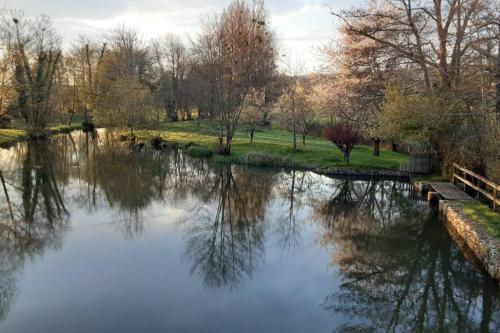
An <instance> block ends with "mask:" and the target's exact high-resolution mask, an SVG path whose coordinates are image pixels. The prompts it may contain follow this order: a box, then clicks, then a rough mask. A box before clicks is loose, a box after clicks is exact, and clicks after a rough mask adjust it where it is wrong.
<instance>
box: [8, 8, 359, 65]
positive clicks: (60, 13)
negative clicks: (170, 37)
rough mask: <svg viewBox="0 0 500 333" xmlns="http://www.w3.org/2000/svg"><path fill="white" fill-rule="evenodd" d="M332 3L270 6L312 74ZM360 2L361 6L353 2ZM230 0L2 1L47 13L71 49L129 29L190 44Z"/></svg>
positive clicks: (284, 39) (287, 44)
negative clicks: (80, 41) (82, 40)
mask: <svg viewBox="0 0 500 333" xmlns="http://www.w3.org/2000/svg"><path fill="white" fill-rule="evenodd" d="M325 1H326V2H328V0H267V1H266V5H267V6H268V8H269V11H270V14H271V23H272V26H273V27H274V28H275V30H276V31H277V34H278V37H279V39H280V40H281V44H282V45H283V47H284V49H285V52H294V53H296V54H299V53H300V54H301V57H303V62H304V63H305V64H306V68H307V69H308V70H312V69H314V68H315V66H316V63H317V61H316V57H315V49H316V48H317V47H318V46H319V45H321V44H324V43H325V42H327V41H328V40H329V39H330V37H331V36H332V35H333V30H332V28H331V24H330V21H331V17H330V15H329V11H328V8H327V7H326V6H325V5H324V3H325ZM351 1H357V0H351ZM229 3H230V0H141V1H139V0H86V1H73V0H4V1H3V2H2V0H0V4H4V5H6V6H8V7H10V8H18V9H22V10H24V11H25V12H26V13H27V14H28V15H36V14H39V13H44V14H48V15H50V16H51V17H52V18H53V19H54V24H55V27H56V29H57V30H58V31H59V33H60V34H61V35H62V37H63V40H64V46H65V47H67V46H69V45H71V43H72V42H73V41H74V40H75V39H76V38H77V37H78V35H81V34H86V35H90V36H102V34H103V32H105V31H107V30H109V29H111V28H113V27H116V26H117V25H120V24H125V25H128V26H131V27H133V28H136V29H137V30H139V31H140V32H141V33H142V34H143V36H144V38H145V39H150V38H155V37H158V36H161V35H164V34H165V33H167V32H173V33H176V34H178V35H180V36H182V37H184V38H186V39H187V36H191V37H195V36H196V34H197V33H198V31H199V29H200V27H201V22H202V20H203V18H204V17H206V16H207V15H210V14H214V13H216V12H219V11H220V10H222V9H223V8H224V7H225V6H227V5H228V4H229Z"/></svg>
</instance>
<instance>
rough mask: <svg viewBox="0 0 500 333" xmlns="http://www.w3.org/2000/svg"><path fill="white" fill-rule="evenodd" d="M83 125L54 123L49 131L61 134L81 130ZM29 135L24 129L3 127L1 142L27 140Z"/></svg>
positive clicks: (4, 143)
mask: <svg viewBox="0 0 500 333" xmlns="http://www.w3.org/2000/svg"><path fill="white" fill-rule="evenodd" d="M82 128H83V127H82V125H81V124H71V125H54V126H51V127H49V133H50V134H51V135H53V134H61V133H69V132H71V131H76V130H81V129H82ZM27 139H28V135H27V134H26V130H24V129H14V128H12V129H11V128H3V129H0V144H1V145H9V144H12V143H15V142H18V141H23V140H27Z"/></svg>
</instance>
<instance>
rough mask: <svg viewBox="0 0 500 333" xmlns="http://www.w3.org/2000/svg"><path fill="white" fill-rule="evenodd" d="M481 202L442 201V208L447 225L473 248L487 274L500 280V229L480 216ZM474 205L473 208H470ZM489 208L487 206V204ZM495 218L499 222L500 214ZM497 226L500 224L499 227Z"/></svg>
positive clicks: (493, 219)
mask: <svg viewBox="0 0 500 333" xmlns="http://www.w3.org/2000/svg"><path fill="white" fill-rule="evenodd" d="M477 205H481V204H480V203H478V202H475V201H471V202H462V201H449V200H441V201H440V202H439V210H440V212H441V213H442V214H443V217H444V218H445V220H446V223H447V226H448V228H449V229H450V228H451V229H452V230H451V231H452V233H453V232H454V233H455V234H456V235H457V236H458V237H459V238H460V239H461V240H462V241H463V242H464V243H465V245H466V246H467V248H468V249H470V250H471V251H472V253H473V254H474V256H475V257H476V258H477V259H478V260H479V261H480V263H481V265H482V266H483V268H484V269H485V270H486V271H487V272H488V274H489V275H490V276H491V277H492V278H493V279H495V280H496V281H497V282H500V237H498V229H496V231H495V228H493V230H492V226H491V225H490V224H489V223H488V221H487V220H485V219H484V218H482V217H481V215H477V213H476V212H478V208H477ZM471 207H472V208H471ZM486 208H487V207H486ZM480 211H481V210H480ZM491 214H496V215H497V216H496V218H492V221H496V223H500V219H499V217H500V215H498V214H497V213H494V212H491ZM497 228H498V227H497Z"/></svg>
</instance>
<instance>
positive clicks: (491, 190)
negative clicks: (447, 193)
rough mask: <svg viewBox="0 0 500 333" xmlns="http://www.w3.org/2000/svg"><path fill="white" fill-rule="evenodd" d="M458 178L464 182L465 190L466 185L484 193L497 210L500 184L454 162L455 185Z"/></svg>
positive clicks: (494, 209) (499, 204)
mask: <svg viewBox="0 0 500 333" xmlns="http://www.w3.org/2000/svg"><path fill="white" fill-rule="evenodd" d="M457 180H458V181H460V182H461V183H462V184H463V189H464V191H465V187H466V186H469V187H470V188H472V189H474V190H475V191H477V192H478V193H481V194H482V195H484V197H485V198H486V199H487V200H489V201H492V203H493V211H496V210H497V207H498V206H500V199H498V195H499V194H500V185H498V184H496V183H495V182H493V181H491V180H489V179H487V178H484V177H483V176H480V175H478V174H477V173H475V172H472V171H470V170H468V169H466V168H464V167H462V166H460V165H458V164H456V163H453V183H454V184H455V185H456V184H457Z"/></svg>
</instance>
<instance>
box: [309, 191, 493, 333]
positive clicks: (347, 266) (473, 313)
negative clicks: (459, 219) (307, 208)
mask: <svg viewBox="0 0 500 333" xmlns="http://www.w3.org/2000/svg"><path fill="white" fill-rule="evenodd" d="M397 187H398V186H395V184H390V185H389V186H387V185H386V184H384V183H377V182H372V183H369V184H364V186H359V187H358V186H355V184H352V183H350V182H347V181H343V182H342V184H341V185H340V186H338V187H337V188H336V191H335V192H333V195H332V196H331V198H330V200H328V201H326V202H323V203H321V202H319V205H318V211H317V214H318V215H319V216H320V217H321V218H322V220H323V225H324V232H323V235H322V237H321V243H322V244H323V245H331V246H335V247H336V251H334V253H333V256H332V264H334V265H335V266H337V267H338V268H339V275H338V276H337V278H339V279H340V289H339V290H338V291H336V292H334V293H333V294H331V295H329V296H328V297H327V298H326V299H325V302H324V304H323V307H324V308H325V309H328V310H331V311H335V312H337V313H342V314H343V315H346V316H348V317H349V318H353V319H357V320H353V322H357V324H354V325H343V326H341V327H338V328H337V330H338V331H339V332H352V331H388V332H401V331H404V332H428V331H432V332H490V327H491V326H493V327H498V326H497V325H498V324H499V323H498V316H499V314H500V309H499V302H498V290H497V288H496V285H495V283H494V282H492V281H491V280H490V279H488V278H487V277H485V276H484V275H483V274H482V273H480V272H479V271H478V270H476V269H474V268H473V267H472V266H471V264H470V263H468V262H466V261H465V259H464V256H463V255H462V253H461V252H460V251H459V249H458V248H457V247H456V246H455V244H454V243H453V241H452V240H451V239H450V237H449V236H448V235H447V233H446V231H445V230H444V229H443V228H444V227H443V225H442V224H440V223H438V222H439V221H438V218H437V216H436V213H435V212H434V213H431V214H428V213H427V212H426V211H425V210H419V209H415V207H414V205H412V204H411V202H409V200H408V197H405V196H403V195H401V194H402V193H404V191H403V190H402V189H400V188H397ZM374 189H377V190H374ZM353 207H355V208H356V209H352V208H353ZM359 321H362V322H363V323H362V324H360V323H359Z"/></svg>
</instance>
